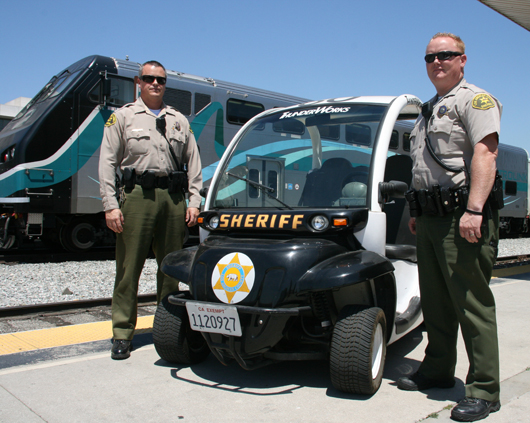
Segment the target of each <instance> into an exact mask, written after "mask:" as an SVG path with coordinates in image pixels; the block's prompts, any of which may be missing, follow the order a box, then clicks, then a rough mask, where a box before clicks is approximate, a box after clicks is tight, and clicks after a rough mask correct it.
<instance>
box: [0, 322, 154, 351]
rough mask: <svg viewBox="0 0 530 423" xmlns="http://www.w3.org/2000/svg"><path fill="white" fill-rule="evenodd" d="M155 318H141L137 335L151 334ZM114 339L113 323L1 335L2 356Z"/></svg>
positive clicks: (137, 324)
mask: <svg viewBox="0 0 530 423" xmlns="http://www.w3.org/2000/svg"><path fill="white" fill-rule="evenodd" d="M153 320H154V316H143V317H139V318H138V320H137V322H136V330H135V332H134V333H135V335H138V334H141V333H147V332H150V331H151V330H152V328H153ZM110 338H112V322H111V321H105V322H95V323H85V324H81V325H72V326H61V327H57V328H50V329H39V330H30V331H26V332H16V333H6V334H3V335H0V355H4V354H13V353H18V352H23V351H32V350H39V349H42V348H52V347H61V346H64V345H74V344H81V343H84V342H92V341H102V340H105V339H110Z"/></svg>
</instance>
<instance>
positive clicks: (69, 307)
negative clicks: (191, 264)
mask: <svg viewBox="0 0 530 423" xmlns="http://www.w3.org/2000/svg"><path fill="white" fill-rule="evenodd" d="M111 304H112V298H98V299H91V300H75V301H63V302H58V303H43V304H34V305H24V306H15V307H2V308H0V319H2V318H9V317H21V316H30V315H44V314H54V313H61V312H64V311H78V310H88V309H93V308H101V307H110V306H111ZM138 305H139V306H146V305H156V294H140V295H138Z"/></svg>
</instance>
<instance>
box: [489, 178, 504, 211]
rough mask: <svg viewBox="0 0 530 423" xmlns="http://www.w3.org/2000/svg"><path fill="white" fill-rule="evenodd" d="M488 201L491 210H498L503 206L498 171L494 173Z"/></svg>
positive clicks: (500, 179)
mask: <svg viewBox="0 0 530 423" xmlns="http://www.w3.org/2000/svg"><path fill="white" fill-rule="evenodd" d="M488 202H489V203H490V206H491V208H492V209H493V210H500V209H502V208H503V207H504V196H503V191H502V176H501V174H500V173H499V171H497V172H496V173H495V181H494V182H493V187H492V188H491V192H490V195H489V197H488Z"/></svg>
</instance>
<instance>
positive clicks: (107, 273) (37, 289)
mask: <svg viewBox="0 0 530 423" xmlns="http://www.w3.org/2000/svg"><path fill="white" fill-rule="evenodd" d="M522 254H530V238H519V239H503V240H501V241H500V243H499V257H506V256H514V255H522ZM156 272H157V266H156V261H155V260H154V259H148V260H147V261H146V263H145V266H144V270H143V272H142V276H141V278H140V288H139V293H140V294H151V293H155V292H156ZM114 276H115V261H114V260H107V261H82V262H74V261H71V262H64V263H38V264H34V263H16V264H12V263H1V264H0V308H2V307H14V306H23V305H33V304H44V303H55V302H62V301H75V300H88V299H97V298H110V297H111V296H112V289H113V286H114Z"/></svg>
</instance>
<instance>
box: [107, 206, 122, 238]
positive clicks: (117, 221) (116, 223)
mask: <svg viewBox="0 0 530 423" xmlns="http://www.w3.org/2000/svg"><path fill="white" fill-rule="evenodd" d="M105 220H106V221H107V226H108V227H109V229H111V230H112V231H114V232H116V233H117V234H121V233H122V232H123V224H124V222H125V219H124V218H123V214H122V212H121V210H120V209H112V210H107V211H106V212H105Z"/></svg>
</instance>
